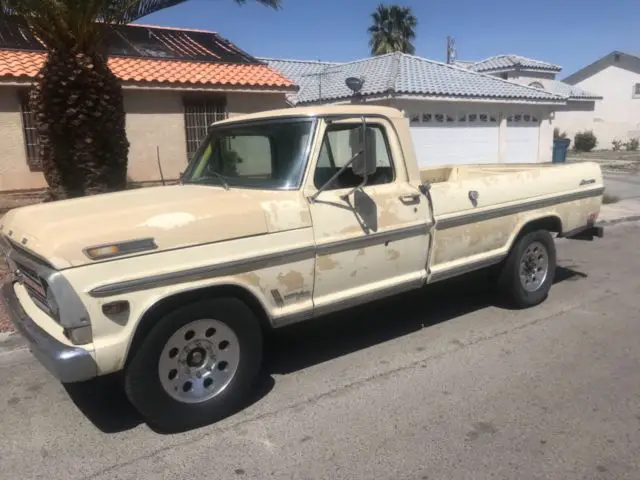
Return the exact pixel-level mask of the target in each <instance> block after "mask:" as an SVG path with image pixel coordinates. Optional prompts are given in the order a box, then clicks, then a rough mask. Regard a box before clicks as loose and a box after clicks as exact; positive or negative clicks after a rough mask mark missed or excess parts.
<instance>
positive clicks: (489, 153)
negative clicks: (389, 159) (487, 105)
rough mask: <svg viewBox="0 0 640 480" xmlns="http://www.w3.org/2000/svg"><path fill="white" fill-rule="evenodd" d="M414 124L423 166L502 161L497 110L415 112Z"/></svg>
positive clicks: (414, 139) (420, 160)
mask: <svg viewBox="0 0 640 480" xmlns="http://www.w3.org/2000/svg"><path fill="white" fill-rule="evenodd" d="M410 124H411V136H412V138H413V144H414V147H415V151H416V156H417V158H418V163H419V165H420V166H423V167H427V166H432V165H443V164H465V163H496V162H498V154H499V152H498V149H499V125H498V115H497V114H496V113H492V112H459V113H457V114H455V115H453V114H446V113H438V112H422V113H419V114H418V113H414V114H412V115H411V116H410Z"/></svg>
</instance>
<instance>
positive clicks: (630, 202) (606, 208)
mask: <svg viewBox="0 0 640 480" xmlns="http://www.w3.org/2000/svg"><path fill="white" fill-rule="evenodd" d="M636 220H640V199H636V198H630V199H627V200H620V201H619V202H616V203H610V204H608V205H602V208H601V209H600V216H599V217H598V224H600V225H613V224H616V223H620V222H632V221H636Z"/></svg>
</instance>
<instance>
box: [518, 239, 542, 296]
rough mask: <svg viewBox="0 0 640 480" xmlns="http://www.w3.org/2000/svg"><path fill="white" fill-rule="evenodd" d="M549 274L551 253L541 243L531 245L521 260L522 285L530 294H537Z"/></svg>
mask: <svg viewBox="0 0 640 480" xmlns="http://www.w3.org/2000/svg"><path fill="white" fill-rule="evenodd" d="M548 274H549V252H547V248H546V247H545V246H544V245H543V244H542V243H540V242H532V243H530V244H529V245H528V246H527V248H526V249H525V251H524V252H523V254H522V257H521V258H520V283H521V284H522V287H523V288H524V289H525V290H526V291H528V292H535V291H536V290H538V289H539V288H540V286H541V285H542V284H543V283H544V281H545V280H546V279H547V275H548Z"/></svg>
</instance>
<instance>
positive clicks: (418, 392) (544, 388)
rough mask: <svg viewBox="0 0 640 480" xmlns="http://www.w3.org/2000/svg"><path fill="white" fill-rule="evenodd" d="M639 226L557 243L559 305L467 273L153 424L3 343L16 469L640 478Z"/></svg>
mask: <svg viewBox="0 0 640 480" xmlns="http://www.w3.org/2000/svg"><path fill="white" fill-rule="evenodd" d="M639 241H640V225H639V224H621V225H617V226H614V227H610V228H608V229H607V231H606V236H605V238H604V239H602V240H597V241H594V242H593V243H590V242H566V241H559V242H558V248H559V261H560V264H561V266H562V268H560V269H559V271H558V274H557V279H556V280H557V283H556V285H555V286H554V288H553V289H552V294H551V295H550V297H549V298H548V300H547V301H546V302H545V303H544V304H542V305H540V306H539V307H537V308H533V309H529V310H525V311H512V310H508V309H505V308H501V307H499V306H495V303H497V302H496V299H495V298H494V297H492V296H491V295H489V293H488V291H487V290H486V289H485V288H484V287H483V285H484V283H483V282H481V281H479V280H481V277H478V278H475V279H466V280H465V281H463V282H452V283H448V284H446V285H443V286H440V287H435V286H434V287H433V288H432V289H430V290H428V291H424V292H418V293H415V294H410V295H404V296H402V297H398V298H396V299H393V300H391V301H384V302H380V303H377V304H375V305H372V306H370V307H368V308H361V309H357V310H353V311H350V312H348V313H347V314H345V315H342V316H337V317H332V318H328V319H325V320H324V321H323V322H318V323H315V324H312V325H306V326H297V327H295V328H290V329H289V330H287V331H284V332H281V333H280V334H278V335H277V336H276V337H275V338H274V339H273V340H272V341H271V348H272V350H274V353H273V354H272V356H271V358H270V360H269V363H268V369H267V372H266V375H265V378H264V380H263V382H262V385H261V388H260V391H259V394H258V395H257V397H256V399H254V401H253V403H252V404H251V405H250V406H248V407H247V408H246V409H244V410H243V411H241V412H239V413H237V414H236V415H235V416H233V417H230V418H228V419H226V420H224V421H222V422H220V423H218V424H216V425H212V426H207V427H203V428H201V429H198V430H194V431H190V432H186V433H182V434H178V435H163V434H161V433H156V432H154V431H152V430H150V429H149V428H148V427H147V426H146V425H144V424H141V423H140V419H139V418H138V417H137V415H136V414H135V413H134V412H133V411H132V409H131V408H130V406H128V404H127V403H126V401H124V399H123V398H122V396H121V395H120V394H119V393H118V390H117V389H116V388H114V387H113V386H110V382H109V381H106V382H101V383H99V384H87V385H80V386H76V387H74V388H69V389H68V390H65V388H63V387H62V386H61V385H59V384H58V383H56V382H55V381H54V380H52V379H51V378H50V377H49V375H48V374H47V373H46V372H45V371H44V370H43V369H42V368H41V367H40V366H39V365H38V364H36V363H35V362H34V361H33V360H32V359H31V357H30V355H29V354H28V352H25V351H23V350H13V351H6V350H5V352H4V353H2V354H0V378H2V388H0V406H1V408H0V424H1V425H2V435H1V436H0V467H1V469H0V472H1V473H0V475H1V476H2V478H28V479H37V478H43V479H44V478H46V479H51V478H65V479H80V478H96V479H116V478H117V479H148V478H149V479H150V478H171V479H187V478H189V479H191V478H215V479H236V480H239V479H245V478H256V479H267V478H283V479H284V478H287V479H323V480H324V479H343V478H344V479H400V480H401V479H427V478H428V479H485V478H492V479H515V478H517V479H545V480H549V479H563V480H564V479H600V478H602V479H609V478H611V479H613V478H615V479H634V480H637V478H638V472H639V471H640V455H638V452H639V451H640V450H639V449H640V348H638V345H639V341H638V339H639V338H640V320H639V319H640V298H639V297H638V289H639V287H640V276H639V275H638V271H639V270H640V256H639V255H638V254H637V245H638V242H639Z"/></svg>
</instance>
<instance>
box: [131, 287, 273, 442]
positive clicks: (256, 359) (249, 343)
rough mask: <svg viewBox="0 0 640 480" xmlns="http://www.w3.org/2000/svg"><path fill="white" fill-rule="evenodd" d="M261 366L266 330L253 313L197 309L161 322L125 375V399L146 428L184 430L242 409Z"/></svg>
mask: <svg viewBox="0 0 640 480" xmlns="http://www.w3.org/2000/svg"><path fill="white" fill-rule="evenodd" d="M261 362H262V332H261V327H260V324H259V322H258V319H257V318H256V317H255V315H254V314H253V312H252V311H251V309H250V308H249V307H247V306H246V305H245V304H244V303H243V302H241V301H240V300H238V299H235V298H219V299H213V300H205V301H199V302H197V303H193V304H189V305H186V306H184V307H181V308H179V309H177V310H174V311H172V312H171V313H169V314H167V315H166V316H164V317H162V318H160V319H159V321H158V323H157V324H156V325H155V326H154V327H153V329H152V330H151V331H150V332H149V334H148V335H147V337H146V338H145V339H144V340H143V341H142V344H141V345H140V347H139V348H138V349H137V351H135V352H134V353H133V357H132V358H131V361H130V362H129V364H128V365H127V367H126V370H125V372H124V387H125V392H126V394H127V397H128V398H129V400H130V401H131V403H132V404H133V405H134V406H135V407H136V408H137V409H138V411H139V412H140V413H141V414H142V416H143V417H145V419H146V420H147V421H148V423H150V424H153V425H155V426H157V427H160V428H162V429H165V430H185V429H189V428H194V427H197V426H200V425H204V424H207V423H211V422H214V421H217V420H219V419H221V418H224V417H226V416H228V415H230V414H231V413H233V412H234V411H235V410H236V409H238V408H239V407H241V406H242V403H243V402H244V401H245V400H246V399H247V396H248V395H249V393H250V392H251V389H252V387H253V385H254V382H255V380H256V377H257V374H258V372H259V370H260V365H261Z"/></svg>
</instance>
